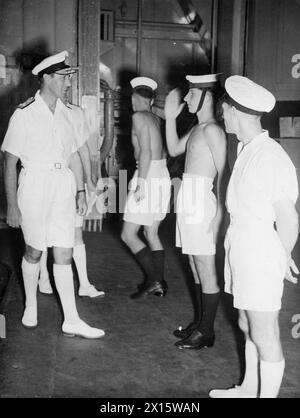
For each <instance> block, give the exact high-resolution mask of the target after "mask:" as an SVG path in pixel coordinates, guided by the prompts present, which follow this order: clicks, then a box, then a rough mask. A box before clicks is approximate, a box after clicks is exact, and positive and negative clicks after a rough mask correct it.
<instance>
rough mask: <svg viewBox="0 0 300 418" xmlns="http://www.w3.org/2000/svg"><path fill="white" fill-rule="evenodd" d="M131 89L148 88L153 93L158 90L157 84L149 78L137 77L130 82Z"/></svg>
mask: <svg viewBox="0 0 300 418" xmlns="http://www.w3.org/2000/svg"><path fill="white" fill-rule="evenodd" d="M130 84H131V87H132V88H133V89H136V88H148V89H151V90H152V91H155V90H156V89H157V82H156V81H154V80H152V78H149V77H135V78H133V79H132V80H131V81H130Z"/></svg>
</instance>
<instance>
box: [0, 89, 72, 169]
mask: <svg viewBox="0 0 300 418" xmlns="http://www.w3.org/2000/svg"><path fill="white" fill-rule="evenodd" d="M71 112H72V111H71V109H69V108H68V107H67V106H65V105H64V104H63V103H62V102H61V100H59V99H58V100H57V104H56V108H55V112H54V113H52V112H51V111H50V109H49V107H48V106H47V104H46V103H45V101H44V100H43V99H42V97H41V96H40V93H39V91H38V92H37V93H36V95H35V98H34V101H33V102H32V103H31V104H29V105H28V106H26V107H24V108H18V109H17V110H16V111H15V112H14V114H13V115H12V117H11V119H10V122H9V126H8V130H7V132H6V135H5V138H4V141H3V144H2V147H1V149H2V151H7V152H9V153H11V154H13V155H15V156H16V157H19V159H20V160H21V162H22V163H23V165H25V166H26V164H28V163H30V162H37V163H40V164H43V163H45V164H47V163H53V162H54V163H55V162H61V161H64V162H66V163H67V164H68V163H69V160H70V157H71V154H72V153H74V152H75V151H77V149H78V146H77V141H76V133H75V129H74V127H73V121H72V116H71Z"/></svg>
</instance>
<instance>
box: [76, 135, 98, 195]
mask: <svg viewBox="0 0 300 418" xmlns="http://www.w3.org/2000/svg"><path fill="white" fill-rule="evenodd" d="M78 152H79V155H80V159H81V163H82V167H83V172H84V174H85V177H86V184H87V188H88V190H89V191H90V192H94V191H95V184H94V183H93V181H92V168H91V159H90V151H89V148H88V145H87V143H86V142H85V144H84V145H83V146H82V147H80V148H79V150H78Z"/></svg>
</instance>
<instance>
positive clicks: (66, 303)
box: [53, 264, 80, 323]
mask: <svg viewBox="0 0 300 418" xmlns="http://www.w3.org/2000/svg"><path fill="white" fill-rule="evenodd" d="M53 275H54V279H55V285H56V289H57V291H58V294H59V297H60V301H61V304H62V308H63V311H64V317H65V322H67V323H76V322H78V321H79V319H80V318H79V315H78V312H77V308H76V301H75V293H74V282H73V272H72V267H71V264H69V265H59V264H54V266H53Z"/></svg>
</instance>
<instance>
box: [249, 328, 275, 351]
mask: <svg viewBox="0 0 300 418" xmlns="http://www.w3.org/2000/svg"><path fill="white" fill-rule="evenodd" d="M250 336H251V339H252V341H253V342H254V344H255V345H256V346H257V348H258V349H259V350H260V349H264V348H267V347H269V346H273V345H276V344H278V343H279V342H280V335H279V331H278V330H277V329H276V327H273V328H272V329H271V328H270V329H266V328H263V327H252V328H251V329H250Z"/></svg>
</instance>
